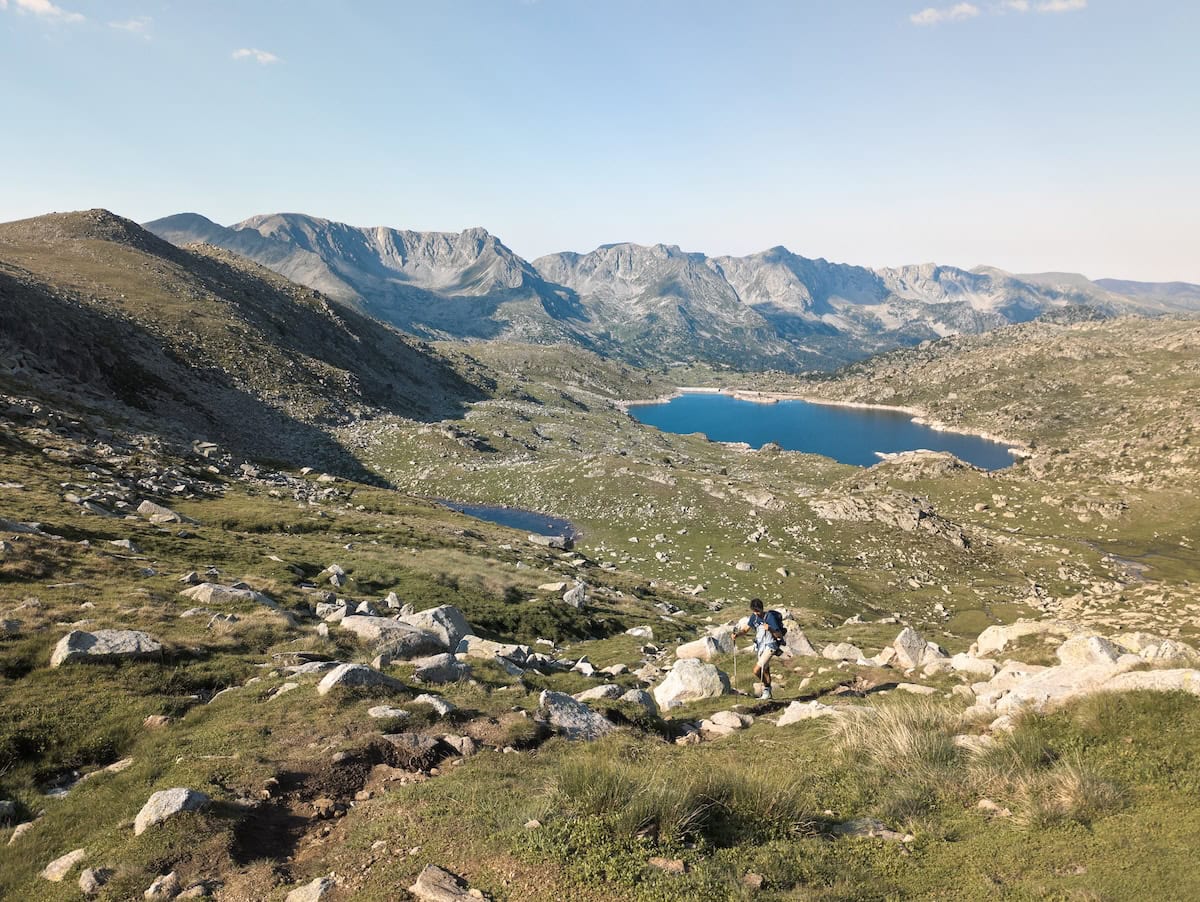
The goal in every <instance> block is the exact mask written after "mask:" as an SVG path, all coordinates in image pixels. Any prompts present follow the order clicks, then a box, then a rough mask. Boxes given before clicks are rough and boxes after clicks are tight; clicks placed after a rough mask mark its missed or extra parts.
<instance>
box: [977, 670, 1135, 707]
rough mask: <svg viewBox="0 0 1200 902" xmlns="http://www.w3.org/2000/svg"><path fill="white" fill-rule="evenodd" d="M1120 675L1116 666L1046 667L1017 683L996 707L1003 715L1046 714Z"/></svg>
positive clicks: (997, 702)
mask: <svg viewBox="0 0 1200 902" xmlns="http://www.w3.org/2000/svg"><path fill="white" fill-rule="evenodd" d="M1120 672H1121V667H1120V666H1119V665H1117V664H1090V665H1084V666H1076V665H1067V664H1063V665H1060V666H1058V667H1047V668H1046V669H1045V670H1042V671H1039V672H1038V673H1035V674H1033V675H1032V676H1030V677H1028V678H1026V679H1024V680H1022V681H1021V682H1019V683H1017V685H1015V686H1014V687H1013V688H1012V689H1011V690H1010V691H1009V692H1007V693H1005V694H1004V695H1003V697H1001V698H1000V699H999V700H997V701H996V703H995V709H996V710H997V711H998V712H1000V713H1002V714H1011V713H1015V712H1017V711H1019V710H1022V709H1026V708H1028V709H1032V710H1034V711H1045V710H1048V709H1050V708H1053V707H1057V706H1058V705H1061V704H1063V703H1065V702H1068V701H1071V700H1072V699H1075V698H1079V697H1081V696H1084V695H1090V694H1091V693H1093V692H1098V691H1100V690H1101V689H1102V688H1103V687H1104V684H1105V683H1107V682H1108V681H1109V680H1110V679H1112V678H1113V677H1114V676H1116V675H1117V674H1118V673H1120Z"/></svg>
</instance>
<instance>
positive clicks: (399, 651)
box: [339, 614, 446, 658]
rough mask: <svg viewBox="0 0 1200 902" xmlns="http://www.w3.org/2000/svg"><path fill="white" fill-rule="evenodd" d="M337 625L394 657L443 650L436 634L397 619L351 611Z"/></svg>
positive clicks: (444, 647)
mask: <svg viewBox="0 0 1200 902" xmlns="http://www.w3.org/2000/svg"><path fill="white" fill-rule="evenodd" d="M339 626H341V628H342V629H344V630H348V631H350V632H352V633H354V635H356V636H358V638H359V639H361V640H362V641H363V642H366V643H368V644H370V645H372V646H373V647H374V648H375V649H377V650H381V651H387V652H389V653H391V655H392V656H393V657H395V658H413V657H420V656H421V655H429V654H434V653H436V652H439V651H445V650H446V646H445V645H444V644H443V642H442V640H441V639H440V638H439V637H438V636H435V635H434V634H433V633H431V632H429V631H427V630H424V629H421V628H420V627H418V626H415V625H413V624H411V623H406V622H404V621H400V620H390V619H388V618H386V617H364V616H362V615H361V614H352V615H350V616H348V617H343V618H342V620H341V622H340V623H339Z"/></svg>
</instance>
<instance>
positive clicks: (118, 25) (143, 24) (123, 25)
mask: <svg viewBox="0 0 1200 902" xmlns="http://www.w3.org/2000/svg"><path fill="white" fill-rule="evenodd" d="M152 22H153V20H152V19H151V18H150V17H149V16H134V17H133V18H132V19H126V20H125V21H124V22H109V23H108V27H109V28H115V29H117V30H118V31H128V32H129V33H130V34H136V35H141V36H142V37H144V38H146V39H147V40H149V38H150V25H151V24H152Z"/></svg>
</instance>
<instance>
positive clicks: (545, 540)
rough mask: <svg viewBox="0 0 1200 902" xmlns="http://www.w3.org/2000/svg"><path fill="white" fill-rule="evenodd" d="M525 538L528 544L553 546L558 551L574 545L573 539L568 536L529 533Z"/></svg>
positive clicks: (568, 549) (543, 546) (568, 548)
mask: <svg viewBox="0 0 1200 902" xmlns="http://www.w3.org/2000/svg"><path fill="white" fill-rule="evenodd" d="M527 538H528V539H529V544H530V545H538V546H541V547H542V548H554V549H556V550H558V551H570V550H571V548H572V547H574V545H575V542H574V540H573V539H571V538H570V537H569V536H542V535H538V534H536V533H530V534H529V535H528V536H527Z"/></svg>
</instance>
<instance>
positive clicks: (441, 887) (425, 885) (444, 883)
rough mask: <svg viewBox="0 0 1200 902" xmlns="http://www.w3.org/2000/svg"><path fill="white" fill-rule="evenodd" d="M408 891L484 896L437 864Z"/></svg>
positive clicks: (440, 901)
mask: <svg viewBox="0 0 1200 902" xmlns="http://www.w3.org/2000/svg"><path fill="white" fill-rule="evenodd" d="M531 538H532V536H531ZM408 891H409V892H410V893H412V894H413V897H414V898H416V899H417V900H418V902H459V900H462V899H472V900H475V899H481V898H483V896H482V894H479V895H472V893H471V891H470V890H469V889H468V888H467V886H466V884H465V883H464V882H463V881H462V880H460V879H459V878H458V877H456V876H454V875H453V874H451V873H450V872H449V871H447V870H445V869H444V868H439V867H438V866H437V865H436V864H427V865H425V869H424V870H423V871H421V873H420V874H419V875H418V876H417V882H416V883H414V884H413V885H412V886H410V887H409V888H408Z"/></svg>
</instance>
